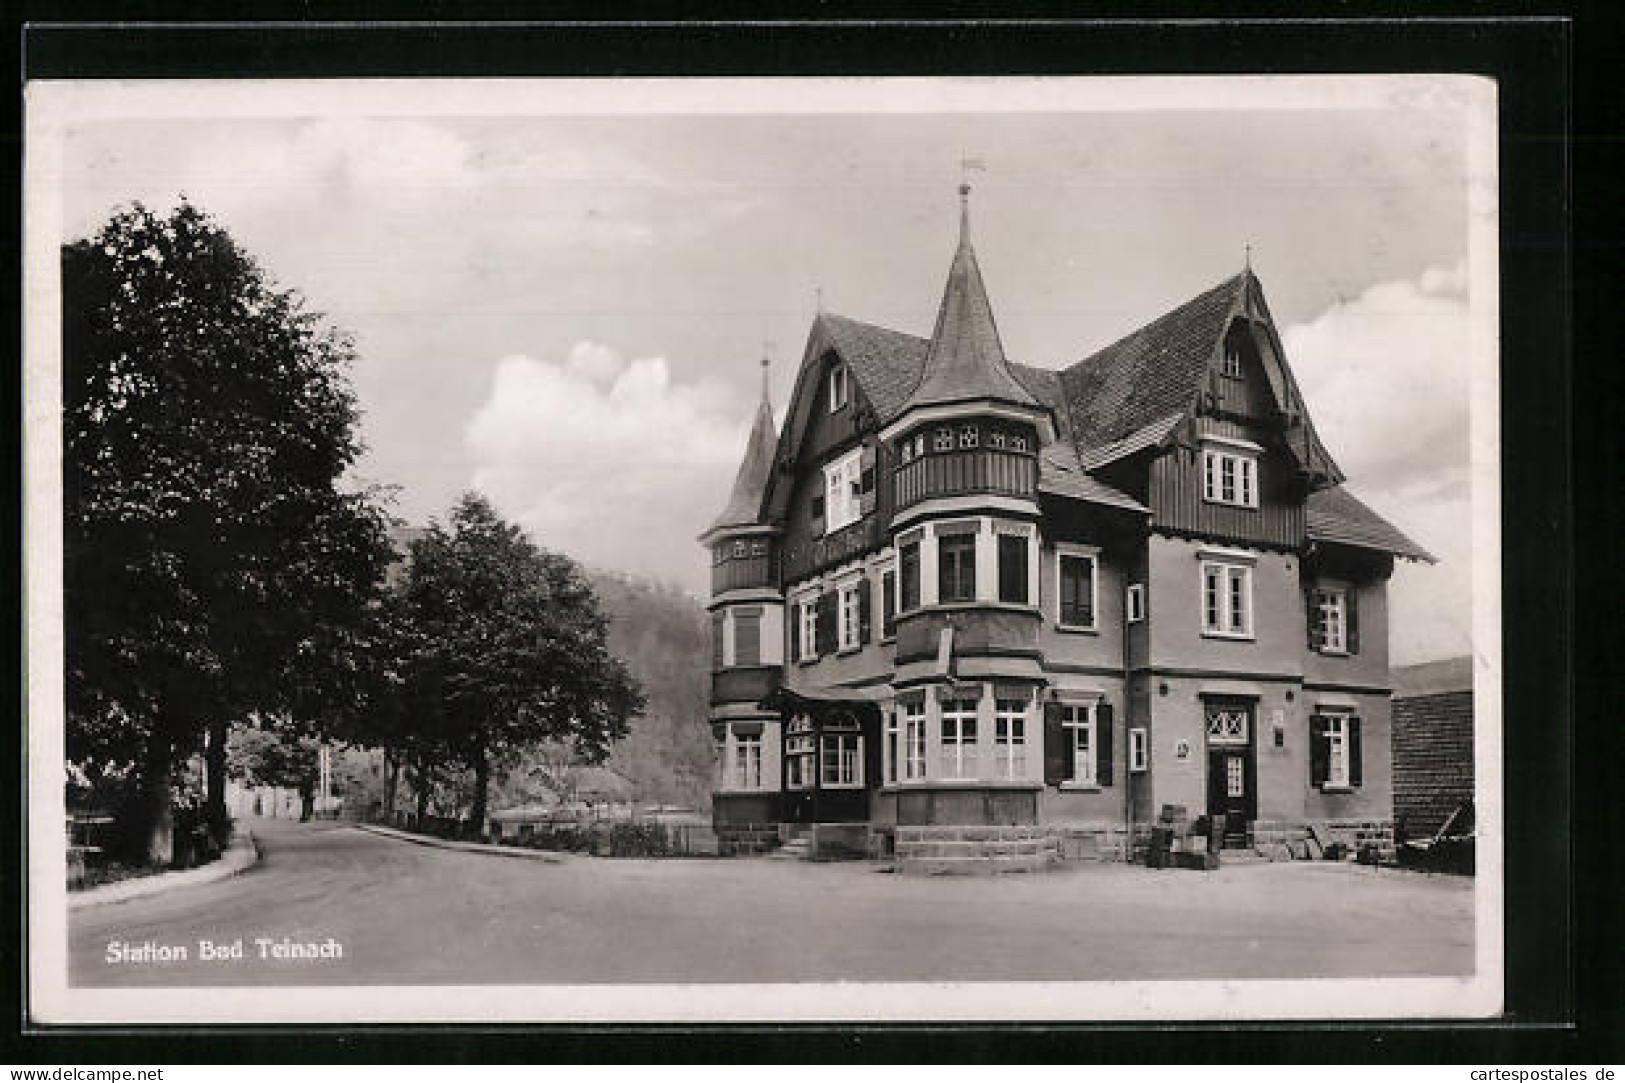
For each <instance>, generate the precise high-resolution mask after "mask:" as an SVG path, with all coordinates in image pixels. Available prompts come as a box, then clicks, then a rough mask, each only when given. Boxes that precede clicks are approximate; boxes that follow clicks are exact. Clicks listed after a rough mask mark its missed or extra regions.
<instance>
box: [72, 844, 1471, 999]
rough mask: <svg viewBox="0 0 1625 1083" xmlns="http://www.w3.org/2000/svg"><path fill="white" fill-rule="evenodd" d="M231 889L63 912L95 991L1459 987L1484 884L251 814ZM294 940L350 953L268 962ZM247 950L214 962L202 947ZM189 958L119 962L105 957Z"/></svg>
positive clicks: (1394, 874) (1317, 869)
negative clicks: (419, 841) (921, 866)
mask: <svg viewBox="0 0 1625 1083" xmlns="http://www.w3.org/2000/svg"><path fill="white" fill-rule="evenodd" d="M252 826H253V831H254V834H255V837H256V838H257V839H258V840H259V843H260V848H261V853H262V860H261V862H260V864H259V865H258V866H257V867H256V868H254V869H253V870H251V871H249V872H247V873H245V874H243V875H241V876H238V877H234V878H232V879H230V880H227V881H223V882H220V883H217V884H211V885H207V886H201V887H194V888H187V889H183V890H179V891H176V892H173V893H170V894H166V895H162V896H157V897H153V898H147V899H138V900H132V901H130V902H127V903H121V904H117V905H113V906H107V907H98V908H94V909H92V910H88V911H84V912H76V913H74V914H72V915H70V921H69V930H70V932H69V938H70V944H69V951H70V981H71V982H72V983H73V984H75V985H85V986H92V985H94V986H115V985H116V986H175V985H211V984H213V985H273V984H285V985H322V984H398V985H411V984H468V983H476V984H491V983H508V982H514V983H526V984H551V983H592V982H644V981H650V982H793V981H838V980H851V981H944V980H960V981H976V980H1000V981H1008V980H1082V981H1089V980H1102V979H1122V978H1132V979H1151V980H1154V979H1248V978H1321V977H1325V978H1331V977H1340V978H1341V977H1369V976H1394V975H1404V976H1417V975H1465V974H1470V973H1471V972H1472V967H1473V897H1472V881H1471V880H1470V879H1466V878H1456V877H1446V876H1432V875H1426V874H1421V873H1414V872H1405V871H1400V870H1393V869H1372V868H1365V867H1361V866H1356V865H1351V864H1330V863H1318V864H1313V863H1288V864H1275V865H1270V864H1260V865H1246V866H1233V867H1228V868H1224V869H1220V870H1219V871H1217V872H1213V873H1198V872H1189V871H1183V870H1151V869H1145V868H1141V867H1138V866H1127V865H1082V866H1078V867H1074V868H1068V869H1067V870H1065V871H1061V872H1055V873H1049V874H1039V875H1015V876H1003V877H990V878H949V877H929V878H925V877H922V878H916V877H906V876H899V875H896V874H891V873H886V872H882V871H880V867H879V866H876V865H874V864H870V863H864V862H854V863H842V864H808V863H802V862H780V861H769V860H763V859H735V860H701V859H693V860H670V861H654V860H612V859H594V858H588V857H567V858H566V859H565V860H563V861H561V862H559V863H557V864H553V863H546V862H536V861H519V860H514V859H512V858H509V857H502V856H493V855H487V854H476V853H462V852H457V851H450V850H440V849H433V848H429V847H423V846H416V845H413V844H410V843H406V842H401V841H398V840H394V839H389V838H386V837H383V836H380V835H374V834H369V833H367V832H363V831H358V830H356V829H354V828H350V827H345V826H342V825H338V824H331V823H313V824H297V823H290V822H287V821H277V820H258V821H254V822H253V825H252ZM257 938H265V940H266V941H267V948H268V949H269V948H270V947H271V946H272V945H276V944H280V943H281V942H282V940H283V938H287V939H288V940H289V941H291V942H293V943H326V942H328V941H329V940H331V941H333V942H336V943H337V944H338V945H339V946H340V950H341V951H342V955H341V957H338V958H320V959H290V958H274V957H267V958H263V959H262V958H260V957H259V956H260V951H259V947H258V945H256V944H255V940H256V939H257ZM200 939H207V940H209V941H211V942H214V943H217V944H232V943H234V942H236V941H238V940H242V941H243V958H242V959H227V960H223V961H215V962H205V961H202V960H201V959H199V951H198V949H197V942H198V941H199V940H200ZM149 941H150V942H152V943H153V944H156V945H166V946H171V947H182V948H185V949H186V950H187V955H188V958H187V959H186V960H185V961H179V960H175V961H169V962H157V961H133V962H122V961H121V962H109V961H108V955H109V945H110V944H112V943H115V942H123V943H124V944H127V945H129V946H131V947H133V948H135V949H137V950H138V951H139V949H140V948H141V947H142V946H143V945H145V944H146V943H147V942H149Z"/></svg>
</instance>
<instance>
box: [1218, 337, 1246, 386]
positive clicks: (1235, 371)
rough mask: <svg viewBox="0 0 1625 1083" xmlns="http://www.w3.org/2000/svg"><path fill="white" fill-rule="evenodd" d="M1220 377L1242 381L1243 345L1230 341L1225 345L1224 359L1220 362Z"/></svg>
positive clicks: (1233, 340) (1234, 340)
mask: <svg viewBox="0 0 1625 1083" xmlns="http://www.w3.org/2000/svg"><path fill="white" fill-rule="evenodd" d="M1219 375H1220V376H1228V377H1230V378H1231V379H1232V380H1239V379H1241V343H1240V342H1239V341H1238V340H1236V339H1233V338H1232V339H1230V340H1228V341H1227V342H1225V344H1224V357H1223V358H1221V359H1220V361H1219Z"/></svg>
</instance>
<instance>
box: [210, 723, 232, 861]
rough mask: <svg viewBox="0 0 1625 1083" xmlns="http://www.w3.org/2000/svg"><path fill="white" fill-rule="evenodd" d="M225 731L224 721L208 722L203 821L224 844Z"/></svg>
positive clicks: (228, 821)
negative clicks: (206, 780)
mask: <svg viewBox="0 0 1625 1083" xmlns="http://www.w3.org/2000/svg"><path fill="white" fill-rule="evenodd" d="M226 731H227V726H226V723H224V722H210V723H209V731H208V733H209V743H208V749H207V759H206V760H205V761H204V762H205V766H206V768H207V775H208V789H207V790H206V792H205V795H204V806H203V812H204V822H205V823H207V824H208V825H209V833H210V835H212V836H213V837H214V841H215V842H216V843H217V844H219V845H221V846H224V845H225V844H226V839H227V838H228V837H229V836H230V834H231V817H230V815H229V814H227V812H226Z"/></svg>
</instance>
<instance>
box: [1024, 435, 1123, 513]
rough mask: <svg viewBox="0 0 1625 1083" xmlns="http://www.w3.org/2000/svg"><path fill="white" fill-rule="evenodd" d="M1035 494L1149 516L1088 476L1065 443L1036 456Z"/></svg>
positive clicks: (1101, 482)
mask: <svg viewBox="0 0 1625 1083" xmlns="http://www.w3.org/2000/svg"><path fill="white" fill-rule="evenodd" d="M1038 491H1039V492H1041V493H1049V494H1050V495H1052V496H1066V497H1071V498H1072V499H1074V500H1086V501H1088V502H1089V503H1091V504H1105V505H1107V506H1109V507H1114V508H1122V509H1123V510H1124V511H1134V512H1140V513H1141V514H1144V515H1149V514H1151V509H1150V508H1148V507H1146V506H1145V505H1144V504H1142V503H1140V502H1139V501H1138V500H1136V499H1134V498H1133V497H1132V496H1129V495H1128V494H1127V493H1125V492H1122V491H1120V490H1118V489H1117V488H1115V487H1113V486H1111V485H1107V484H1106V483H1105V482H1104V481H1101V480H1100V479H1099V478H1097V477H1095V476H1093V475H1092V474H1090V473H1089V472H1088V471H1087V470H1085V469H1084V468H1083V464H1082V463H1081V462H1079V461H1078V453H1077V449H1075V448H1074V447H1073V446H1072V445H1071V444H1070V443H1068V442H1067V441H1065V440H1057V441H1056V442H1055V443H1053V444H1046V445H1045V446H1044V447H1043V449H1042V450H1040V451H1039V453H1038Z"/></svg>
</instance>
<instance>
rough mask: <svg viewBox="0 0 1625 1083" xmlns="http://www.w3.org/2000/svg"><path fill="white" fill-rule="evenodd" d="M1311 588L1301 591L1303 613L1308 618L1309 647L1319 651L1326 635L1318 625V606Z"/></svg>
mask: <svg viewBox="0 0 1625 1083" xmlns="http://www.w3.org/2000/svg"><path fill="white" fill-rule="evenodd" d="M1317 602H1318V596H1317V595H1316V593H1315V591H1313V590H1306V591H1304V592H1303V605H1304V613H1305V614H1307V615H1308V619H1309V649H1310V650H1312V651H1319V650H1321V649H1322V648H1324V647H1325V646H1326V636H1325V634H1324V633H1323V632H1322V631H1321V627H1320V606H1319V605H1318V604H1317Z"/></svg>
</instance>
